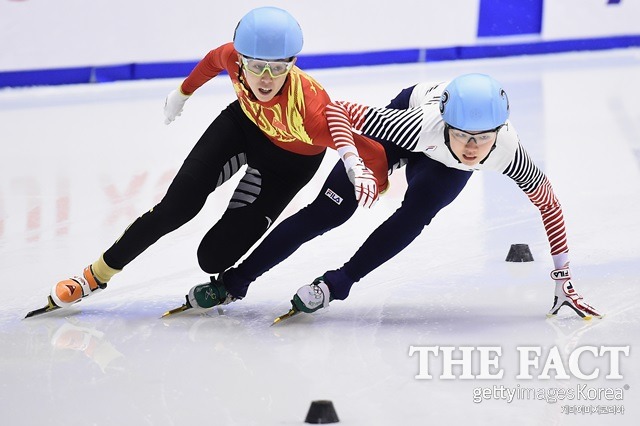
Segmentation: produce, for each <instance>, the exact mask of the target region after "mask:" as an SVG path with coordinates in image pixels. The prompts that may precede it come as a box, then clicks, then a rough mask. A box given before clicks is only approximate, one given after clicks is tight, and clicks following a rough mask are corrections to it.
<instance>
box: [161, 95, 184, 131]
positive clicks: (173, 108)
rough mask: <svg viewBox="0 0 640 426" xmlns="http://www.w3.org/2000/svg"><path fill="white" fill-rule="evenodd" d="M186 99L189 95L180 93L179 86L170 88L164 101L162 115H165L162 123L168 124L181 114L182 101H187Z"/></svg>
mask: <svg viewBox="0 0 640 426" xmlns="http://www.w3.org/2000/svg"><path fill="white" fill-rule="evenodd" d="M187 99H189V95H185V94H184V93H182V91H181V90H180V88H177V89H175V90H172V91H171V93H169V94H168V95H167V99H166V100H165V101H164V116H165V117H166V118H165V120H164V124H169V123H171V122H172V121H173V120H175V119H176V117H180V116H181V115H182V108H184V103H185V102H187Z"/></svg>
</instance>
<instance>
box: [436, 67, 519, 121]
mask: <svg viewBox="0 0 640 426" xmlns="http://www.w3.org/2000/svg"><path fill="white" fill-rule="evenodd" d="M440 114H441V115H442V119H443V120H444V122H445V123H447V124H448V125H450V126H451V127H455V128H456V129H460V130H470V131H483V130H492V129H495V128H496V127H498V126H501V125H503V124H504V123H505V121H507V119H508V118H509V99H508V98H507V93H506V92H505V91H504V90H503V89H502V87H501V86H500V83H498V82H497V81H496V80H494V79H493V78H491V77H489V76H488V75H484V74H465V75H462V76H460V77H457V78H455V79H453V80H452V81H451V82H450V83H449V84H448V85H447V87H446V88H445V89H444V92H443V93H442V96H441V97H440Z"/></svg>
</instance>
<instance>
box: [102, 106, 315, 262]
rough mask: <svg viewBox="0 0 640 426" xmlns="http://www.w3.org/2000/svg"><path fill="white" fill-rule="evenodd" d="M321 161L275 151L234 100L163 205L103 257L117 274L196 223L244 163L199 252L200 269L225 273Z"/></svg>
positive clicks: (140, 220) (192, 155)
mask: <svg viewBox="0 0 640 426" xmlns="http://www.w3.org/2000/svg"><path fill="white" fill-rule="evenodd" d="M323 156H324V152H323V153H321V154H317V155H311V156H308V155H299V154H295V153H292V152H289V151H286V150H284V149H282V148H279V147H277V146H276V145H274V144H273V143H272V142H271V141H269V139H267V137H266V136H265V135H264V134H263V133H262V132H261V131H260V129H259V128H258V127H257V126H256V125H255V124H254V123H253V122H252V121H251V120H250V119H249V118H248V117H247V116H246V115H245V114H244V112H243V111H242V108H241V107H240V104H239V102H238V101H235V102H233V103H232V104H230V105H229V106H228V107H227V108H226V109H225V110H224V111H222V113H221V114H220V115H219V116H218V117H217V118H216V119H215V120H214V121H213V122H212V123H211V125H210V126H209V128H208V129H207V130H206V131H205V132H204V134H203V135H202V137H201V138H200V140H199V141H198V142H197V143H196V145H195V146H194V147H193V149H192V151H191V153H190V154H189V155H188V156H187V158H186V160H185V161H184V163H183V165H182V167H181V168H180V170H179V171H178V174H177V175H176V177H175V178H174V180H173V182H172V183H171V185H170V186H169V189H168V190H167V193H166V195H165V196H164V198H163V199H162V201H160V203H158V204H157V205H156V206H155V207H153V208H152V209H151V210H149V211H148V212H146V213H145V214H143V215H142V216H140V217H139V218H138V219H136V220H135V221H134V222H133V223H132V224H131V225H130V226H129V227H128V228H127V230H126V231H125V232H124V234H123V235H122V236H121V237H120V238H119V239H118V240H117V241H116V242H115V243H114V244H113V245H112V246H111V247H110V248H109V249H108V250H107V251H106V252H105V253H104V260H105V262H106V263H107V265H109V266H110V267H112V268H114V269H122V268H124V266H126V265H127V264H129V262H131V261H132V260H133V259H135V258H136V257H137V256H138V255H139V254H140V253H142V252H143V251H144V250H146V249H147V247H149V246H150V245H152V244H154V243H155V242H156V241H158V239H159V238H160V237H162V236H163V235H166V234H168V233H169V232H171V231H174V230H176V229H178V228H179V227H180V226H182V225H184V224H185V223H187V222H188V221H189V220H191V219H193V218H194V217H195V216H196V214H198V212H199V211H200V210H201V209H202V207H203V206H204V204H205V201H206V200H207V197H208V196H209V194H211V193H212V192H213V191H214V190H215V189H216V188H217V187H218V186H220V185H221V184H222V183H224V182H226V181H227V180H228V179H229V178H231V176H233V175H234V174H235V173H236V172H237V171H238V170H239V169H240V168H241V167H242V166H243V165H245V164H246V165H247V169H246V171H245V175H244V176H243V178H242V179H241V181H240V183H239V184H238V186H237V188H236V190H235V192H234V194H233V196H232V198H231V201H230V203H229V206H228V207H227V210H226V211H225V212H224V214H223V215H222V217H221V218H220V220H219V221H218V222H217V223H215V224H214V225H213V227H212V228H211V229H210V230H209V232H207V234H206V235H205V236H204V238H203V239H202V242H201V243H200V247H199V248H198V262H199V263H200V267H201V268H202V269H203V270H204V271H205V272H207V273H210V274H214V273H219V272H223V271H224V270H225V269H227V268H229V267H230V266H232V265H234V264H235V263H236V262H237V261H238V259H240V258H241V257H242V256H243V255H244V254H245V253H246V252H247V251H248V250H249V249H250V248H251V246H253V244H255V243H256V241H258V240H259V239H260V237H262V235H264V233H265V232H266V231H267V229H268V228H269V226H270V225H271V224H272V223H273V222H274V221H275V220H276V218H277V217H278V216H279V215H280V213H282V211H283V210H284V208H285V207H286V206H287V204H289V202H290V201H291V199H292V198H293V197H294V196H295V195H296V194H297V193H298V191H300V189H301V188H302V187H303V186H305V185H306V184H307V183H308V182H309V180H310V179H311V178H312V177H313V175H314V174H315V173H316V171H317V170H318V167H319V166H320V163H321V162H322V158H323Z"/></svg>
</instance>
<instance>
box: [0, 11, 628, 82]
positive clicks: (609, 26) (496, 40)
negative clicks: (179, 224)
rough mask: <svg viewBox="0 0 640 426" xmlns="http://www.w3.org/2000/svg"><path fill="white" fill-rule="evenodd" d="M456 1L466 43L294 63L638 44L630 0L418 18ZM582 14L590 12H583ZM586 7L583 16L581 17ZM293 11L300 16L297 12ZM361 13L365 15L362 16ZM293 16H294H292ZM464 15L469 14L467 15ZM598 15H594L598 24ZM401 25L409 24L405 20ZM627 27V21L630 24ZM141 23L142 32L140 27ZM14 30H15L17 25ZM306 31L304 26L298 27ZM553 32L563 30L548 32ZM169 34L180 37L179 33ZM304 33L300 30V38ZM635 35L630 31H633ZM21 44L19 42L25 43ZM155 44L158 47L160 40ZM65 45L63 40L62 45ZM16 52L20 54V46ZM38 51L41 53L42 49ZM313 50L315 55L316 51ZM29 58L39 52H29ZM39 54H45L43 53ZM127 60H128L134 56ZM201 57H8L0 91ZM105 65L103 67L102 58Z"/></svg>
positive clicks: (164, 69) (367, 50)
mask: <svg viewBox="0 0 640 426" xmlns="http://www.w3.org/2000/svg"><path fill="white" fill-rule="evenodd" d="M25 3H27V2H25ZM32 3H33V2H32ZM250 3H255V2H250ZM280 3H284V4H276V5H278V6H282V7H285V8H286V7H287V3H292V2H280ZM374 3H375V2H374ZM453 3H455V4H453ZM461 3H463V4H468V5H469V6H470V7H469V8H467V9H465V12H460V16H461V17H462V16H466V18H465V19H467V21H465V20H464V19H462V20H461V23H460V24H459V25H460V27H461V28H460V32H461V33H462V32H464V31H462V27H468V26H469V23H473V24H474V25H476V30H475V31H474V32H475V34H472V36H471V37H469V36H468V35H466V36H465V35H463V34H461V35H459V36H458V35H456V34H454V35H452V36H448V37H443V38H438V40H437V41H436V44H437V45H431V44H430V42H431V41H432V40H434V38H435V37H433V36H429V34H425V37H424V39H419V38H417V37H415V36H412V37H407V40H406V41H401V42H397V43H396V44H402V43H406V44H410V43H416V41H418V44H425V45H428V46H426V47H421V46H417V47H416V46H406V47H399V48H394V49H381V50H378V49H376V48H375V46H373V45H371V46H367V45H366V43H364V44H363V43H360V42H354V43H351V45H353V46H354V47H355V48H356V50H355V51H350V50H346V51H334V50H333V49H332V47H331V46H329V45H327V46H324V47H320V49H324V51H319V52H314V53H304V54H302V55H300V57H299V60H298V65H299V66H300V67H301V68H303V69H318V68H334V67H351V66H366V65H383V64H402V63H416V62H436V61H451V60H462V59H477V58H492V57H504V56H515V55H531V54H547V53H560V52H568V51H584V50H604V49H614V48H626V47H637V46H640V34H635V33H633V31H634V30H635V29H636V28H637V26H636V25H634V24H633V23H632V22H638V21H640V16H639V15H640V13H639V12H640V7H638V6H637V5H631V3H632V2H631V1H630V0H598V1H596V0H584V1H582V0H565V1H564V2H561V3H562V4H563V6H562V7H563V8H562V9H559V8H558V6H557V2H556V3H553V2H551V1H549V0H547V1H546V2H545V1H544V0H480V1H479V2H476V1H472V0H469V1H465V0H457V1H454V2H452V3H451V4H448V5H441V4H439V2H435V3H434V2H429V1H426V2H425V5H424V6H423V7H424V10H420V11H417V12H420V13H422V14H425V15H426V14H433V13H439V14H441V13H442V14H443V15H445V16H446V14H445V13H443V11H442V9H443V8H444V9H446V8H449V9H451V8H453V7H458V6H459V5H460V4H461ZM258 5H259V4H255V5H254V4H251V5H249V6H247V7H246V8H247V9H249V8H250V7H255V6H258ZM471 6H473V7H471ZM32 7H33V8H34V9H35V8H36V7H37V5H36V4H34V5H33V6H32ZM114 7H116V6H114ZM292 7H293V6H292ZM298 7H300V6H298ZM624 7H626V8H627V10H625V9H623V8H624ZM589 8H591V9H592V10H588V9H589ZM471 9H473V10H471ZM585 9H587V10H586V11H585ZM434 11H435V12H434ZM577 11H580V13H582V14H583V15H584V16H580V15H579V13H578V12H577ZM9 12H11V10H9ZM14 12H15V9H14ZM306 12H308V13H312V12H313V11H309V10H307V11H306ZM450 12H451V11H450ZM545 12H546V13H545ZM78 13H79V12H78ZM141 13H142V12H141ZM299 13H301V14H303V13H302V12H299ZM362 13H363V14H365V12H362ZM294 14H295V15H296V16H298V13H294ZM469 14H471V15H472V16H470V17H469V16H468V15H469ZM598 14H600V17H599V18H598ZM568 15H570V16H571V22H574V24H573V25H575V26H576V28H579V29H577V30H575V31H572V29H571V28H568V29H567V25H566V22H567V21H565V20H564V17H566V16H568ZM621 16H624V21H625V22H621ZM365 17H366V16H365ZM406 19H409V18H408V17H407V18H406ZM590 19H593V20H595V21H594V22H597V25H595V24H592V23H590V22H589V20H590ZM393 21H394V22H393V23H391V24H389V25H388V26H386V27H385V32H383V34H382V37H386V36H387V35H388V36H389V37H391V35H392V34H393V35H394V37H398V36H397V33H398V29H394V26H396V25H399V28H401V27H402V22H396V21H402V18H400V19H398V18H396V19H394V20H393ZM448 21H450V22H449V24H446V23H445V24H442V23H441V24H440V25H445V27H447V25H448V29H449V30H450V31H451V32H452V33H455V32H456V31H457V30H458V29H457V28H456V24H457V22H456V21H454V20H451V19H449V20H448ZM451 21H452V22H451ZM576 21H577V22H576ZM581 21H582V22H581ZM626 21H628V22H631V24H629V23H627V22H626ZM142 22H144V21H142ZM558 22H560V24H558ZM140 25H141V27H144V23H141V24H140ZM350 25H351V26H357V25H358V24H357V23H350ZM414 25H415V24H414ZM424 25H429V26H433V27H435V26H437V25H435V24H432V23H431V21H430V20H425V24H424ZM15 26H16V27H19V25H15ZM307 27H308V24H307V26H306V27H305V28H307ZM558 27H561V28H562V29H561V30H557V29H554V28H558ZM627 28H630V30H628V31H630V32H631V33H630V34H629V33H628V32H627ZM169 30H171V28H168V29H167V31H169ZM356 30H357V28H356ZM129 31H130V35H129V37H131V38H135V37H137V33H136V30H135V28H134V29H129ZM465 31H468V28H465ZM576 31H577V32H576ZM1 32H2V30H0V33H1ZM138 32H139V33H140V34H145V33H147V31H146V30H145V29H144V28H139V29H138ZM175 32H176V33H177V34H182V32H181V31H180V30H177V31H175ZM306 32H307V31H306V29H305V33H306ZM621 32H622V33H621ZM635 32H637V30H636V31H635ZM80 34H81V33H80ZM363 34H365V35H363ZM368 34H370V28H366V27H365V28H363V29H362V31H361V32H360V37H362V38H366V35H368ZM81 35H82V34H81ZM74 37H78V35H77V34H75V35H74ZM105 37H107V36H105ZM12 38H13V39H14V40H15V39H17V40H20V37H19V36H18V38H16V37H15V36H14V37H12ZM345 38H347V37H345ZM22 39H24V37H23V38H22ZM159 42H161V41H160V40H159ZM64 43H65V42H64V41H61V44H64ZM67 43H69V42H68V41H67ZM340 44H341V48H344V45H345V44H347V43H340ZM216 45H217V44H213V45H211V46H210V48H211V47H215V46H216ZM16 48H19V44H18V46H17V47H16ZM43 50H46V48H45V47H44V46H43ZM305 50H306V49H305ZM316 50H318V48H317V47H316ZM49 51H51V49H49ZM35 54H39V53H38V52H35ZM44 54H45V55H46V54H47V53H44ZM50 54H53V53H50ZM133 56H135V52H134V53H133ZM200 59H201V57H197V56H195V57H193V59H189V60H162V61H153V60H149V59H143V60H140V61H137V60H134V61H127V62H123V63H121V62H114V63H107V64H104V65H86V66H56V67H43V68H42V69H41V68H39V67H33V66H30V67H29V66H28V68H26V69H24V66H23V67H20V66H17V68H19V69H15V70H12V69H11V68H13V67H12V66H11V65H12V63H11V57H10V56H9V57H8V60H7V61H8V62H5V63H4V64H3V63H2V62H0V88H1V87H21V86H35V85H60V84H82V83H100V82H111V81H124V80H140V79H156V78H180V77H184V76H186V75H187V74H188V73H189V72H190V71H191V69H192V68H193V67H194V66H195V65H196V64H197V63H198V61H199V60H200ZM88 60H89V61H90V59H88ZM106 60H107V61H108V59H106ZM113 61H118V59H117V57H114V59H113ZM7 68H9V70H6V69H7Z"/></svg>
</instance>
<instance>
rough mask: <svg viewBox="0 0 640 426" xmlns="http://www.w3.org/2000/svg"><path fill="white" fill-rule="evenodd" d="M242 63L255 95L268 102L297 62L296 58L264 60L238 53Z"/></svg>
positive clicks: (246, 78) (280, 87)
mask: <svg viewBox="0 0 640 426" xmlns="http://www.w3.org/2000/svg"><path fill="white" fill-rule="evenodd" d="M238 58H239V60H240V62H241V63H242V69H243V73H244V77H245V80H246V82H247V84H248V85H249V88H250V89H251V91H252V92H253V95H254V96H255V97H256V98H257V99H258V100H259V101H261V102H268V101H270V100H271V99H273V98H274V96H276V94H278V92H279V91H280V89H282V86H283V85H284V82H285V81H286V79H287V74H289V71H290V70H291V68H292V67H293V64H295V62H296V58H293V59H292V60H290V61H288V60H285V59H282V60H276V61H263V60H261V59H252V58H246V57H244V56H242V55H238Z"/></svg>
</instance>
